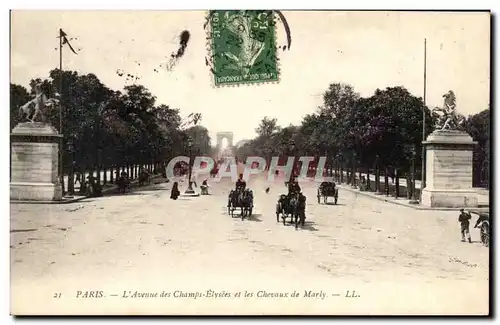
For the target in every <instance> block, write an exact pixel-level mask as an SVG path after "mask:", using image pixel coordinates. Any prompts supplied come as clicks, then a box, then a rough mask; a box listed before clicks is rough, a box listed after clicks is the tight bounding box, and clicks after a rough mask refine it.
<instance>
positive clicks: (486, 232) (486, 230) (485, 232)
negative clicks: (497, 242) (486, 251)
mask: <svg viewBox="0 0 500 325" xmlns="http://www.w3.org/2000/svg"><path fill="white" fill-rule="evenodd" d="M481 242H482V243H483V245H484V246H486V247H489V245H490V227H489V225H488V224H486V223H483V224H482V226H481Z"/></svg>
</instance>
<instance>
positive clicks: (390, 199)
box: [337, 184, 490, 212]
mask: <svg viewBox="0 0 500 325" xmlns="http://www.w3.org/2000/svg"><path fill="white" fill-rule="evenodd" d="M337 186H338V187H340V188H341V189H344V190H347V191H349V192H353V193H356V194H360V195H364V196H367V197H370V198H372V199H376V200H379V201H384V202H388V203H392V204H397V205H402V206H405V207H408V208H412V209H415V210H435V211H459V210H460V208H435V207H426V206H421V205H420V204H411V203H410V200H408V199H407V198H402V197H399V198H397V199H396V198H395V197H393V196H385V194H383V193H382V194H375V193H374V192H368V191H360V190H359V189H357V188H352V187H351V186H350V185H347V184H338V185H337ZM467 210H469V211H473V212H489V211H490V208H489V206H488V207H478V208H470V209H467Z"/></svg>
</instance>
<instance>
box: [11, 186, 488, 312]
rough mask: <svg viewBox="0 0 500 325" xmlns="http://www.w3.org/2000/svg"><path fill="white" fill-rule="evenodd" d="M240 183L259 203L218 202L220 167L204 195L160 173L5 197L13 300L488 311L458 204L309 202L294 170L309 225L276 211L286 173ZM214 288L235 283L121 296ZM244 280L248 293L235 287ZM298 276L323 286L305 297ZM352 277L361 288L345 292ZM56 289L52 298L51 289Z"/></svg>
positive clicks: (98, 308)
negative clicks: (426, 207)
mask: <svg viewBox="0 0 500 325" xmlns="http://www.w3.org/2000/svg"><path fill="white" fill-rule="evenodd" d="M183 186H184V185H183ZM248 186H249V187H251V188H252V189H254V192H255V204H256V208H255V211H254V214H255V215H254V216H253V217H252V218H251V219H250V220H245V221H241V219H239V218H234V219H231V217H230V216H228V215H227V211H226V208H225V204H226V200H227V193H228V190H229V189H230V188H231V187H232V184H231V183H230V181H229V180H223V181H222V182H221V183H218V184H212V188H211V191H212V195H210V196H201V197H197V198H184V197H181V198H179V200H177V201H173V200H170V199H169V195H170V191H169V189H170V184H157V185H151V186H149V187H145V188H142V189H141V190H137V191H135V192H132V193H130V194H127V195H117V196H111V197H109V196H108V197H102V198H98V199H92V200H90V199H89V200H86V201H81V202H78V203H75V204H67V205H18V204H12V205H11V211H12V212H11V239H10V242H11V273H12V279H11V282H12V290H13V294H12V311H13V312H22V311H23V310H24V311H26V310H29V311H31V312H38V313H51V312H54V311H57V312H59V313H61V312H65V313H72V312H76V311H77V312H78V313H93V314H95V313H97V314H99V313H107V314H112V313H124V312H125V313H130V314H134V313H155V312H156V313H160V314H162V313H163V314H164V313H168V314H172V313H179V314H183V313H196V314H200V313H201V314H235V313H236V314H237V313H251V314H259V313H274V314H314V313H320V314H352V313H363V314H366V313H372V314H397V313H406V314H407V313H412V314H418V313H438V314H439V313H451V314H453V313H460V314H463V313H467V314H471V313H472V314H477V313H487V312H488V306H487V304H488V278H489V273H488V272H489V271H488V267H489V259H488V249H487V248H485V247H483V246H482V245H481V244H480V243H479V242H478V240H479V233H478V231H477V229H472V238H473V241H474V242H473V243H472V244H469V243H462V242H460V234H459V225H458V222H457V215H456V213H453V212H443V211H439V212H438V211H417V210H413V209H410V208H406V207H402V206H397V205H390V204H388V203H385V202H381V201H378V200H373V199H370V198H367V197H364V196H357V195H355V194H354V193H351V192H348V191H342V190H341V191H340V199H339V205H337V206H334V205H324V204H318V203H317V201H316V198H315V191H316V185H315V184H311V183H309V184H301V186H302V188H303V191H304V192H305V194H306V195H307V197H308V204H307V215H308V218H307V221H306V226H305V227H304V229H299V230H295V229H294V228H293V227H292V226H283V224H280V223H276V216H275V214H274V211H275V204H276V199H277V196H278V195H279V194H280V193H281V192H284V190H285V187H284V185H283V180H280V179H278V180H276V181H275V182H274V183H273V184H269V183H266V182H265V181H264V180H263V179H262V178H257V179H253V180H251V181H250V182H249V184H248ZM266 187H270V193H269V194H266V193H265V192H264V189H265V188H266ZM182 191H183V189H182V188H181V192H182ZM473 221H474V222H475V220H473ZM209 289H212V290H214V291H216V292H218V293H220V294H224V292H221V291H223V290H226V291H227V292H229V293H230V294H234V293H235V292H237V291H243V293H242V296H241V297H240V298H235V297H233V298H224V297H220V298H217V299H215V298H210V297H206V298H205V299H201V298H197V299H194V298H179V297H176V298H173V297H165V298H159V297H157V298H142V299H139V298H123V294H124V291H125V293H126V294H127V295H129V294H128V291H129V290H130V291H131V293H133V292H134V291H135V290H141V291H142V292H158V293H161V292H162V291H165V292H170V293H171V294H173V292H174V291H175V290H182V291H183V292H190V291H201V292H206V290H209ZM78 290H80V291H82V292H84V291H86V290H103V291H104V296H105V297H104V298H100V299H94V298H90V299H77V298H75V296H76V292H77V291H78ZM245 290H246V291H248V292H253V293H254V296H253V297H244V292H245ZM262 290H264V291H267V293H266V294H265V293H262V292H261V293H259V295H269V294H270V293H278V292H290V291H293V290H297V292H298V293H299V294H300V295H301V297H299V298H290V299H284V298H281V299H279V298H274V297H269V296H268V297H267V298H263V297H256V295H257V294H258V292H259V291H262ZM304 290H313V291H314V292H316V291H317V292H318V293H319V292H323V293H326V298H323V296H320V294H318V297H308V298H304V297H302V296H303V295H304ZM347 290H349V292H350V293H352V290H356V294H359V297H356V298H346V297H345V296H346V293H347ZM56 293H61V298H53V295H54V294H56ZM112 294H117V295H118V296H116V297H114V296H111V295H112ZM178 294H179V293H178V292H177V295H178ZM335 294H340V296H334V295H335ZM56 296H57V295H56Z"/></svg>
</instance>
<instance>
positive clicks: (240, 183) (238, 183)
mask: <svg viewBox="0 0 500 325" xmlns="http://www.w3.org/2000/svg"><path fill="white" fill-rule="evenodd" d="M246 187H247V183H246V182H245V180H244V179H243V174H240V176H239V178H238V180H237V181H236V191H238V190H240V189H241V190H245V188H246Z"/></svg>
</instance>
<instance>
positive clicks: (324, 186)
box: [318, 182, 339, 204]
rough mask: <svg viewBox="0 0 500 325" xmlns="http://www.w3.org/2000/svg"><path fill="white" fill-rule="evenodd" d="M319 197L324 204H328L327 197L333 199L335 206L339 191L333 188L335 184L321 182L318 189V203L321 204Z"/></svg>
mask: <svg viewBox="0 0 500 325" xmlns="http://www.w3.org/2000/svg"><path fill="white" fill-rule="evenodd" d="M321 197H323V203H324V204H326V203H327V202H328V197H333V199H334V204H337V200H338V198H339V189H338V188H337V187H336V186H335V183H333V182H322V183H321V184H320V185H319V187H318V203H321Z"/></svg>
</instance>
